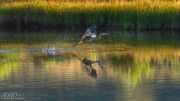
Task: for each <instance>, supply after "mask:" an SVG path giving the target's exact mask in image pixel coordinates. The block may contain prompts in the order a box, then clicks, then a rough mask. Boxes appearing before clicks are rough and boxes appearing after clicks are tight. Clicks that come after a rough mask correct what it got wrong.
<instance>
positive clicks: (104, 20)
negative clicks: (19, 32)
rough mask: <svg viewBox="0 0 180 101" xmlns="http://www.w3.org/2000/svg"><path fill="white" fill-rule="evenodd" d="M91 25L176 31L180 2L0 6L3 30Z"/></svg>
mask: <svg viewBox="0 0 180 101" xmlns="http://www.w3.org/2000/svg"><path fill="white" fill-rule="evenodd" d="M91 25H97V26H98V27H101V28H106V27H107V28H113V29H123V30H128V29H129V30H164V29H168V30H171V29H178V28H180V2H175V1H172V2H162V1H156V2H152V1H148V2H144V1H138V2H135V1H131V2H119V3H94V2H85V3H80V2H78V3H70V2H63V3H62V2H61V3H60V2H13V3H1V4H0V26H1V27H2V28H15V29H27V28H30V29H39V28H43V29H44V28H59V29H63V28H82V27H88V26H91Z"/></svg>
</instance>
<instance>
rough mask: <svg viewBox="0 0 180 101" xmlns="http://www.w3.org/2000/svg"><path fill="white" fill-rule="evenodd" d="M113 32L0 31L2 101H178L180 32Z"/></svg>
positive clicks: (0, 90) (0, 93) (179, 99)
mask: <svg viewBox="0 0 180 101" xmlns="http://www.w3.org/2000/svg"><path fill="white" fill-rule="evenodd" d="M109 33H111V34H112V35H110V36H108V37H103V38H102V39H101V40H96V41H95V42H92V43H88V44H81V45H78V46H77V47H75V48H72V46H73V45H74V44H75V43H77V42H78V41H79V40H80V37H81V34H82V33H78V32H77V33H71V32H38V33H7V32H1V33H0V101H1V100H2V101H180V97H179V94H180V34H179V33H159V32H151V33H133V32H132V33H130V32H128V33H127V32H123V33H122V32H109ZM54 39H57V40H56V41H53V40H54ZM52 47H55V49H56V50H57V51H54V52H50V53H49V52H48V50H47V49H48V48H52ZM82 59H87V60H89V61H90V62H92V63H94V62H95V63H94V64H92V68H91V67H90V66H89V65H88V64H85V63H84V61H82Z"/></svg>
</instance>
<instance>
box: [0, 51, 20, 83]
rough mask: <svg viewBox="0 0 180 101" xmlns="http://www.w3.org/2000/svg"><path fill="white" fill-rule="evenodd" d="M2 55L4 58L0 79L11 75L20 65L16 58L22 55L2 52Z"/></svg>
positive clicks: (0, 68) (0, 62)
mask: <svg viewBox="0 0 180 101" xmlns="http://www.w3.org/2000/svg"><path fill="white" fill-rule="evenodd" d="M2 56H3V57H4V58H3V59H2V60H0V80H4V79H7V78H8V77H10V75H11V72H12V71H14V70H15V69H16V68H17V66H19V65H20V64H19V63H18V62H17V61H16V60H18V59H19V58H20V57H21V55H19V54H2Z"/></svg>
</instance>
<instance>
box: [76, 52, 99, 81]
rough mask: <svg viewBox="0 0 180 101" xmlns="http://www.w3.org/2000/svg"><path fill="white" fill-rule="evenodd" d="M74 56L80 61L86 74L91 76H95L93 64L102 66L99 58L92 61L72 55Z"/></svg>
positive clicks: (95, 71)
mask: <svg viewBox="0 0 180 101" xmlns="http://www.w3.org/2000/svg"><path fill="white" fill-rule="evenodd" d="M74 56H75V57H76V58H78V59H79V60H80V61H81V63H82V67H83V68H84V69H85V71H86V73H87V74H88V76H90V77H92V78H97V70H96V69H95V68H94V65H99V67H101V68H102V66H101V62H100V61H99V60H97V61H93V60H89V59H87V58H79V57H77V55H74Z"/></svg>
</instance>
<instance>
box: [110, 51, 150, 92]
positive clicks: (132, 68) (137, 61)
mask: <svg viewBox="0 0 180 101" xmlns="http://www.w3.org/2000/svg"><path fill="white" fill-rule="evenodd" d="M110 59H111V60H112V61H113V62H112V65H113V71H114V73H115V74H117V75H118V77H119V78H121V80H122V82H123V83H124V84H125V86H126V87H130V88H134V87H136V86H137V85H138V84H139V83H140V82H141V81H142V79H143V78H145V79H146V78H149V76H150V65H149V62H148V61H144V60H141V58H137V57H134V56H131V55H130V54H125V55H118V56H113V58H112V56H110Z"/></svg>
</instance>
